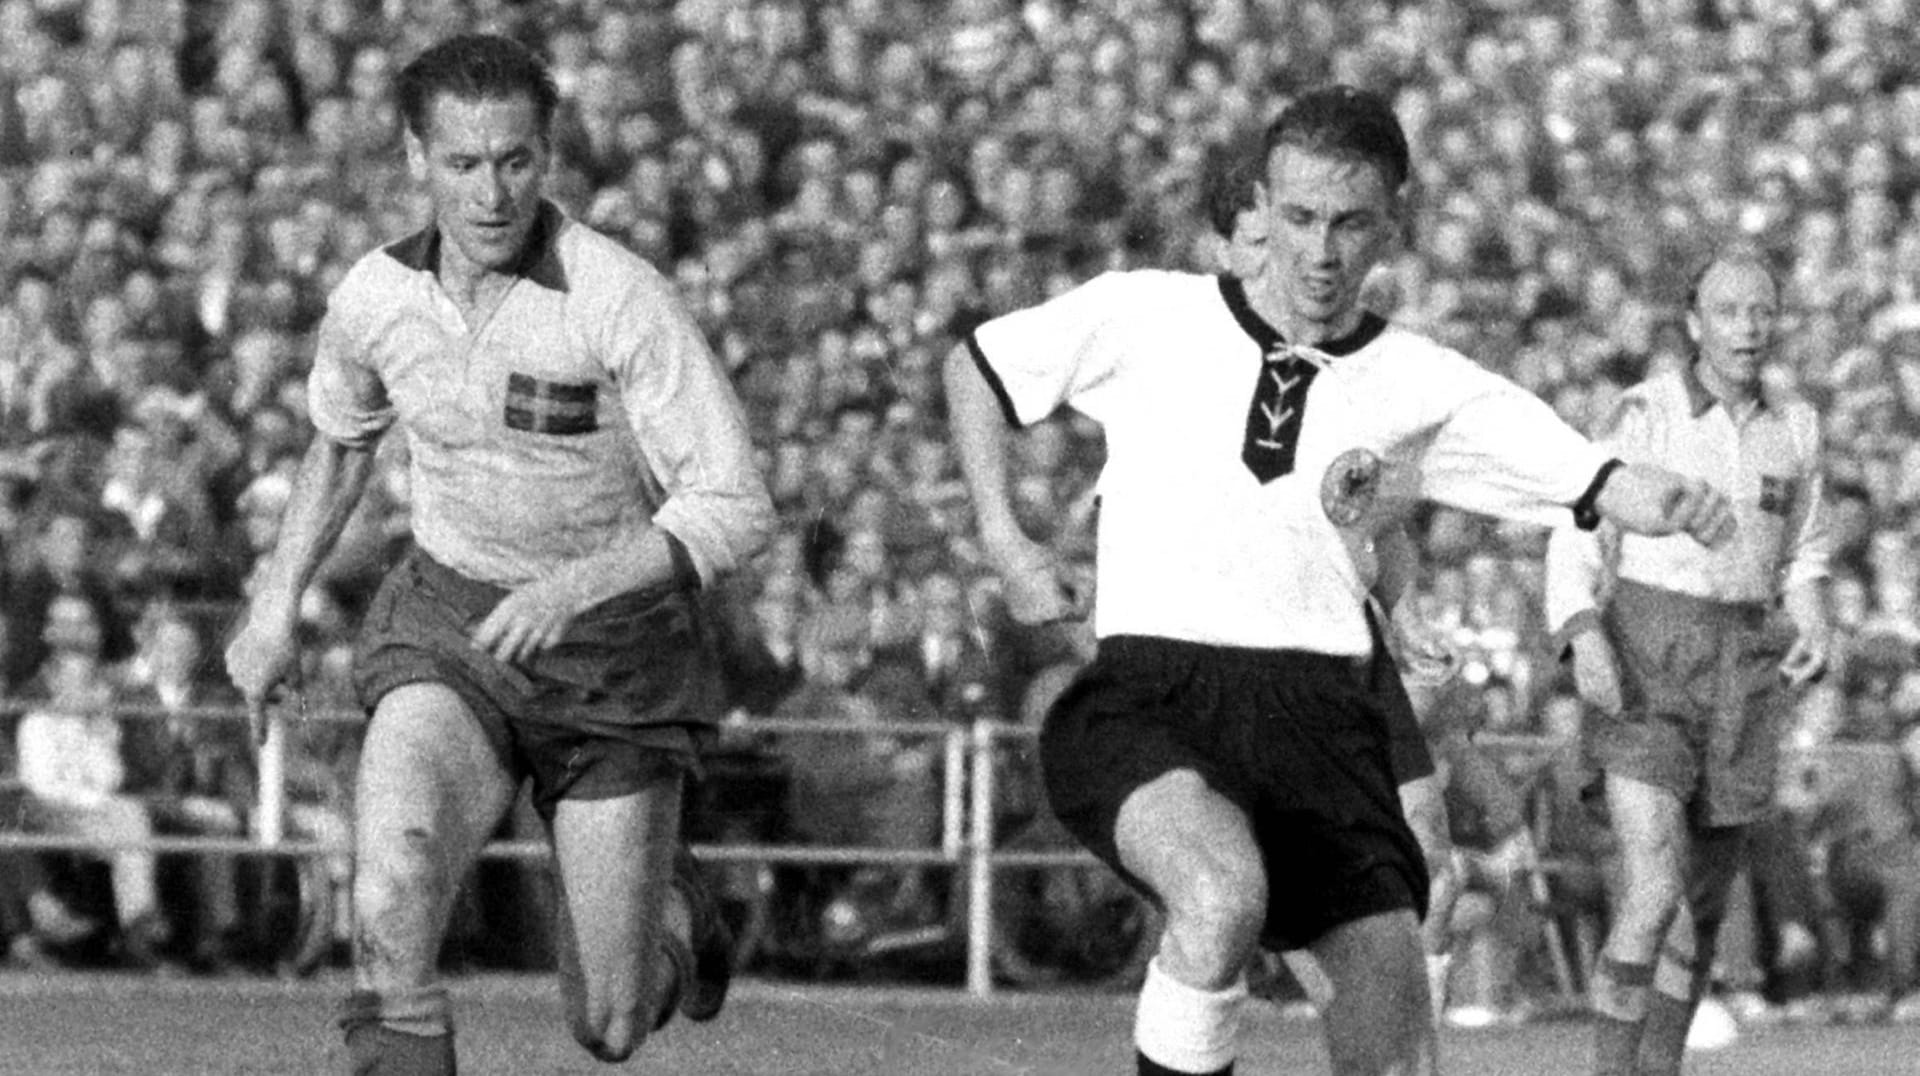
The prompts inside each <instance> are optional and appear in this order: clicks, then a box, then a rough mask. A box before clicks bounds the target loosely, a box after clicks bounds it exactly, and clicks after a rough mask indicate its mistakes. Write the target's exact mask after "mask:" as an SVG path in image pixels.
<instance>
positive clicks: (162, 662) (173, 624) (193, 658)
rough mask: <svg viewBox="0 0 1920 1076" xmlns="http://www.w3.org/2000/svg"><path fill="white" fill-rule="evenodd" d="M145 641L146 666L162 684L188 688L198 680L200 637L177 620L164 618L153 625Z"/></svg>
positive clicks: (191, 627)
mask: <svg viewBox="0 0 1920 1076" xmlns="http://www.w3.org/2000/svg"><path fill="white" fill-rule="evenodd" d="M150 630H151V635H150V636H149V637H148V640H147V662H148V664H149V665H150V666H151V668H152V670H153V678H154V680H155V681H156V682H158V683H162V684H190V683H192V682H193V681H195V680H197V679H198V678H199V676H200V659H201V657H202V647H201V645H200V633H199V632H198V631H196V630H195V629H194V627H193V625H192V624H189V623H187V622H186V621H185V620H182V619H181V618H180V617H178V616H175V615H171V614H166V615H162V616H161V617H160V618H159V619H158V620H157V621H155V622H154V624H153V626H152V628H151V629H150Z"/></svg>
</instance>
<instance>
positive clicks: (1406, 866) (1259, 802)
mask: <svg viewBox="0 0 1920 1076" xmlns="http://www.w3.org/2000/svg"><path fill="white" fill-rule="evenodd" d="M1369 664H1370V663H1369V662H1368V661H1367V660H1366V659H1353V658H1343V657H1336V656H1332V655H1326V654H1312V653H1306V652H1302V651H1274V650H1252V649H1241V648H1235V647H1221V646H1208V645H1202V644H1197V643H1188V642H1180V641H1176V640H1170V639H1159V638H1149V637H1143V636H1115V637H1110V638H1107V639H1103V640H1101V642H1100V650H1099V654H1098V655H1097V656H1096V657H1095V658H1094V660H1093V662H1092V664H1090V665H1089V666H1088V667H1087V668H1086V670H1085V671H1084V672H1082V673H1081V675H1080V676H1079V678H1078V679H1076V680H1075V681H1074V683H1073V684H1072V686H1070V687H1068V688H1067V690H1066V692H1065V694H1063V695H1062V696H1061V697H1060V700H1059V701H1058V702H1057V703H1055V704H1054V706H1053V709H1052V710H1051V711H1049V712H1048V714H1047V719H1046V724H1045V726H1044V728H1043V729H1042V732H1041V738H1040V758H1041V766H1042V771H1043V773H1044V775H1045V778H1046V786H1047V795H1048V798H1049V800H1050V802H1051V805H1052V807H1053V810H1054V812H1055V813H1056V814H1058V815H1059V817H1060V820H1061V822H1062V823H1063V824H1065V825H1066V827H1067V829H1068V830H1069V831H1070V832H1072V833H1073V835H1074V836H1075V837H1077V838H1078V839H1079V840H1080V842H1081V843H1082V844H1084V845H1086V846H1087V848H1089V849H1090V850H1092V852H1093V853H1094V854H1095V855H1096V856H1098V857H1100V859H1102V860H1104V861H1105V862H1106V863H1107V864H1108V865H1109V866H1111V867H1113V869H1114V870H1115V871H1117V872H1119V874H1120V875H1121V877H1123V878H1126V879H1127V880H1128V881H1129V882H1130V883H1132V884H1133V885H1134V886H1135V887H1136V888H1138V889H1140V890H1141V891H1142V892H1145V893H1146V894H1147V895H1148V896H1149V897H1154V896H1155V895H1154V894H1153V893H1152V892H1151V891H1150V890H1149V889H1148V888H1147V887H1146V886H1145V885H1144V884H1143V883H1142V882H1141V880H1140V879H1138V878H1136V877H1134V876H1133V875H1132V874H1130V873H1129V872H1128V871H1127V870H1126V869H1125V868H1124V867H1123V866H1121V864H1120V856H1119V851H1118V849H1117V848H1116V846H1115V843H1114V824H1115V821H1116V820H1117V819H1118V818H1119V815H1120V806H1121V804H1123V803H1124V802H1126V799H1127V797H1128V796H1129V795H1131V794H1132V792H1133V791H1134V790H1135V789H1137V788H1139V787H1140V786H1142V785H1144V784H1146V783H1148V782H1149V781H1152V780H1154V779H1155V778H1157V777H1160V776H1162V775H1163V774H1166V773H1169V772H1171V771H1174V770H1180V769H1189V770H1193V771H1195V772H1197V773H1198V774H1199V775H1200V776H1201V778H1202V779H1204V780H1205V781H1206V782H1207V784H1208V785H1209V786H1210V787H1211V788H1213V789H1214V790H1215V791H1217V792H1219V793H1220V794H1221V795H1222V796H1225V797H1226V798H1227V799H1228V800H1230V801H1232V802H1233V803H1234V804H1236V805H1238V806H1239V807H1240V809H1241V810H1243V811H1244V812H1246V815H1247V818H1248V820H1249V822H1250V823H1251V825H1252V829H1253V835H1254V839H1255V841H1256V842H1257V843H1258V844H1259V847H1260V852H1261V859H1262V862H1263V865H1264V866H1265V868H1266V875H1267V922H1266V928H1265V930H1264V931H1263V932H1262V934H1261V942H1262V944H1264V945H1266V946H1267V947H1268V948H1271V949H1276V950H1284V949H1298V948H1301V947H1303V946H1305V945H1306V944H1308V943H1310V942H1312V941H1313V940H1314V939H1316V938H1319V937H1320V936H1321V935H1323V934H1325V933H1326V932H1327V931H1328V930H1330V929H1332V928H1334V927H1336V926H1339V925H1340V924H1342V923H1347V922H1352V921H1353V920H1356V919H1361V918H1364V917H1366V916H1369V915H1374V914H1378V913H1381V912H1388V911H1394V910H1397V909H1402V908H1404V909H1409V910H1412V911H1414V912H1415V913H1423V912H1424V910H1425V908H1426V903H1427V870H1426V862H1425V859H1424V858H1423V857H1422V855H1421V853H1420V847H1419V844H1418V843H1417V842H1416V841H1415V840H1414V836H1413V832H1412V830H1410V829H1409V828H1408V827H1407V823H1406V819H1405V817H1404V816H1403V815H1402V814H1401V810H1400V798H1399V790H1398V788H1397V787H1396V783H1395V779H1394V770H1393V762H1392V758H1391V753H1392V752H1391V749H1390V746H1389V743H1390V739H1391V731H1390V728H1389V723H1388V719H1387V713H1386V707H1385V705H1383V701H1382V698H1381V695H1380V693H1379V690H1378V689H1377V687H1376V685H1375V682H1374V678H1373V676H1372V675H1371V670H1370V669H1369Z"/></svg>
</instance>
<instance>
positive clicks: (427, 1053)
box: [340, 990, 459, 1076]
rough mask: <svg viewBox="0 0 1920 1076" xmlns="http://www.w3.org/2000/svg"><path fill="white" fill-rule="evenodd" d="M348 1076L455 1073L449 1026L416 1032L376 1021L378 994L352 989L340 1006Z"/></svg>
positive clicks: (432, 1075) (444, 1074)
mask: <svg viewBox="0 0 1920 1076" xmlns="http://www.w3.org/2000/svg"><path fill="white" fill-rule="evenodd" d="M340 1027H341V1028H342V1029H343V1030H344V1031H345V1032H346V1036H347V1060H348V1065H349V1066H350V1068H349V1071H350V1072H351V1073H352V1076H455V1074H456V1073H457V1072H458V1071H459V1070H458V1068H457V1067H456V1066H455V1064H454V1059H453V1029H452V1028H451V1027H448V1028H447V1030H446V1032H445V1033H444V1034H439V1035H418V1034H414V1033H412V1032H407V1031H399V1030H396V1029H394V1028H391V1027H388V1026H386V1025H385V1024H383V1023H381V1022H380V995H379V994H376V993H373V992H371V991H366V990H356V991H354V992H353V993H352V994H349V995H348V996H347V1001H346V1004H345V1005H343V1006H342V1007H341V1012H340Z"/></svg>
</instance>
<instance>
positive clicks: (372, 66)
mask: <svg viewBox="0 0 1920 1076" xmlns="http://www.w3.org/2000/svg"><path fill="white" fill-rule="evenodd" d="M392 71H393V61H392V59H391V58H390V57H388V55H387V53H386V51H385V50H384V49H381V48H378V47H375V46H368V47H365V48H362V49H361V50H360V51H359V52H357V53H355V54H354V56H353V67H352V69H351V70H350V71H349V72H348V74H347V92H348V93H349V94H350V95H351V96H352V97H353V98H354V100H356V101H360V102H362V103H371V102H376V101H385V100H387V98H388V95H389V93H390V91H391V89H392V82H393V78H392Z"/></svg>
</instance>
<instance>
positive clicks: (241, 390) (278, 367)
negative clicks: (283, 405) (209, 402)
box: [230, 330, 287, 415]
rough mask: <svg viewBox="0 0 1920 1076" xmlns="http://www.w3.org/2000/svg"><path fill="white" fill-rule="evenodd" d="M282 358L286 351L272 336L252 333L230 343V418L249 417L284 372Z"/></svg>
mask: <svg viewBox="0 0 1920 1076" xmlns="http://www.w3.org/2000/svg"><path fill="white" fill-rule="evenodd" d="M286 358H287V348H286V347H285V346H284V341H282V339H281V338H280V336H279V335H278V334H276V333H270V332H263V331H260V330H252V331H249V332H246V333H243V334H241V336H240V338H239V339H237V340H235V341H234V342H233V395H232V396H231V397H230V403H231V409H232V411H233V413H234V414H236V415H246V414H251V413H253V411H254V410H255V409H257V408H258V407H259V406H260V405H261V404H262V403H264V402H265V401H266V399H267V397H268V396H269V395H271V394H272V393H273V391H274V390H275V388H277V387H278V385H279V382H280V378H281V376H282V375H283V374H284V373H285V371H286Z"/></svg>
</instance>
